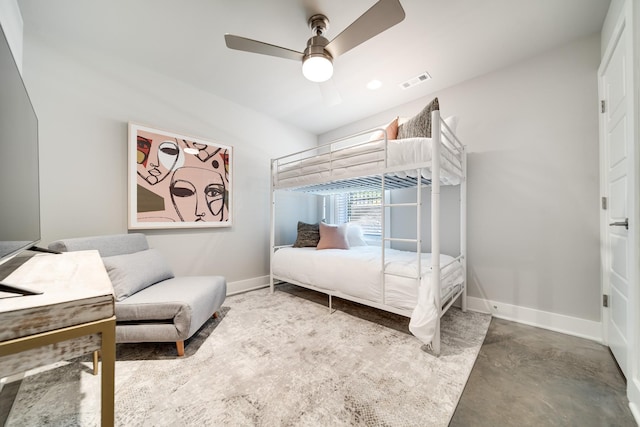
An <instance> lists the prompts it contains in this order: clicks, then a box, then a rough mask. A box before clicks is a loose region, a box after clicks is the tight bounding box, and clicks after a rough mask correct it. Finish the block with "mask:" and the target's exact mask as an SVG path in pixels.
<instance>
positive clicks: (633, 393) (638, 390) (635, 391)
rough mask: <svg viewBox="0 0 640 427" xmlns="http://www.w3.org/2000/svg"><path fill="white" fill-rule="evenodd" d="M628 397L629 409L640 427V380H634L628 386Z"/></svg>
mask: <svg viewBox="0 0 640 427" xmlns="http://www.w3.org/2000/svg"><path fill="white" fill-rule="evenodd" d="M627 397H628V398H629V409H631V413H632V414H633V418H635V419H636V423H638V425H639V426H640V378H632V379H631V382H630V383H629V384H628V385H627Z"/></svg>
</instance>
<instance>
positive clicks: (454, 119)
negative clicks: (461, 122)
mask: <svg viewBox="0 0 640 427" xmlns="http://www.w3.org/2000/svg"><path fill="white" fill-rule="evenodd" d="M444 122H445V124H446V125H447V126H449V129H451V132H453V134H454V135H455V134H456V127H458V116H449V117H447V118H445V119H444Z"/></svg>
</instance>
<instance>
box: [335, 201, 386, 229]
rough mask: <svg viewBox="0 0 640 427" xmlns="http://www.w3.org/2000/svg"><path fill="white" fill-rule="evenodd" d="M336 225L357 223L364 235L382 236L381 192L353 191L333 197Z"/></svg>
mask: <svg viewBox="0 0 640 427" xmlns="http://www.w3.org/2000/svg"><path fill="white" fill-rule="evenodd" d="M335 213H336V223H338V224H342V223H344V222H358V223H359V224H360V225H361V226H362V230H363V231H364V234H367V235H370V236H382V192H381V191H355V192H352V193H345V194H338V195H336V196H335Z"/></svg>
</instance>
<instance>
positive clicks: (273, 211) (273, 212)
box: [269, 160, 277, 293]
mask: <svg viewBox="0 0 640 427" xmlns="http://www.w3.org/2000/svg"><path fill="white" fill-rule="evenodd" d="M276 161H277V160H271V176H270V177H269V182H270V190H271V192H270V202H271V236H270V238H269V245H270V247H269V289H270V290H271V293H273V291H274V290H275V287H274V284H273V264H272V260H273V254H274V252H275V244H276V195H275V194H274V192H273V177H274V176H275V175H274V172H275V171H274V164H275V162H276Z"/></svg>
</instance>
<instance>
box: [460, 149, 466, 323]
mask: <svg viewBox="0 0 640 427" xmlns="http://www.w3.org/2000/svg"><path fill="white" fill-rule="evenodd" d="M460 154H461V158H462V181H461V182H460V255H462V258H461V259H460V261H461V262H462V274H463V276H462V286H464V289H463V290H462V311H463V312H466V311H467V283H468V282H467V149H466V147H464V146H463V147H462V153H460Z"/></svg>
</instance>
